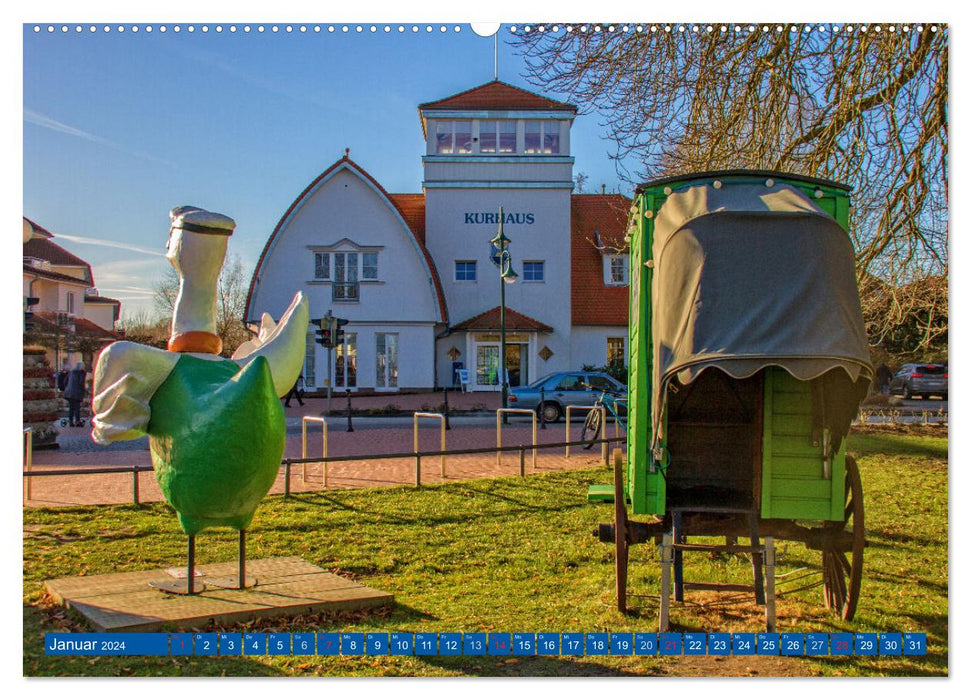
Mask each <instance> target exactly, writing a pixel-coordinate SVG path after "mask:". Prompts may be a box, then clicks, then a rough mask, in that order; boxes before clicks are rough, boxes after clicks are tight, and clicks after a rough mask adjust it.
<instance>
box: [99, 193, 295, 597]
mask: <svg viewBox="0 0 971 700" xmlns="http://www.w3.org/2000/svg"><path fill="white" fill-rule="evenodd" d="M170 218H171V220H172V226H171V229H170V233H169V240H168V245H167V252H166V257H167V258H168V259H169V261H170V262H171V263H172V265H173V267H174V268H175V270H176V272H177V273H178V275H179V295H178V298H177V299H176V302H175V307H174V309H173V314H172V332H171V336H170V339H169V342H168V349H167V350H161V349H158V348H153V347H150V346H146V345H139V344H137V343H131V342H127V341H121V342H117V343H113V344H112V345H110V346H108V347H107V348H106V349H105V350H104V351H103V352H102V353H101V355H100V356H99V358H98V361H97V364H96V365H95V371H94V392H93V393H94V399H93V401H92V406H93V412H94V418H93V419H92V431H91V435H92V438H93V439H94V440H95V442H97V443H99V444H108V443H110V442H114V441H118V440H132V439H135V438H138V437H140V436H142V435H145V434H147V435H148V438H149V448H150V451H151V455H152V465H153V467H154V469H155V476H156V479H157V480H158V484H159V487H160V488H161V490H162V494H163V495H164V496H165V499H166V501H167V502H168V503H169V504H170V505H171V506H172V507H173V508H174V509H175V511H176V513H177V514H178V518H179V524H180V525H181V527H182V530H183V531H184V532H185V533H186V535H188V538H189V543H188V566H187V568H186V576H185V579H183V580H171V581H161V582H154V583H153V584H152V585H153V586H155V587H157V588H160V589H163V590H165V591H168V592H171V593H180V594H194V593H199V592H201V591H203V590H205V584H204V583H197V582H196V581H195V536H196V535H197V534H198V533H200V532H202V531H203V530H205V529H206V528H209V527H219V526H226V527H231V528H234V529H236V530H238V531H239V568H238V575H237V576H235V577H226V578H224V579H210V580H209V581H208V583H210V584H212V585H216V586H219V587H224V588H240V589H242V588H245V587H247V586H252V585H256V581H255V580H253V579H247V577H246V530H247V528H248V527H249V524H250V522H251V521H252V519H253V516H254V514H255V512H256V508H257V506H258V505H259V502H260V501H261V500H262V499H263V497H264V496H265V495H266V494H267V492H268V491H269V490H270V487H271V486H272V485H273V482H274V481H275V480H276V476H277V473H278V471H279V467H280V460H281V459H282V457H283V452H284V448H285V443H286V420H285V416H284V413H283V407H282V406H281V405H280V401H279V397H281V396H284V395H285V394H286V393H287V391H289V388H290V387H291V386H292V385H293V383H294V382H295V381H296V379H297V376H298V375H299V374H300V371H301V367H302V365H303V357H304V352H305V342H306V341H305V338H306V333H307V326H308V323H309V311H308V308H307V301H306V300H305V299H304V298H303V295H302V294H301V293H299V292H298V293H297V294H296V296H295V297H294V299H293V302H292V303H291V304H290V307H289V308H288V309H287V310H286V312H285V313H284V314H283V316H282V317H281V318H280V322H279V323H278V324H277V323H275V322H274V321H273V319H272V318H271V317H270V316H269V315H268V314H263V319H262V324H261V327H260V331H259V334H258V335H257V337H256V338H254V339H253V340H250V341H247V342H246V343H243V344H242V345H241V346H240V347H239V348H238V349H237V351H236V353H234V355H233V357H232V358H230V359H225V358H223V357H220V356H219V352H220V351H221V349H222V342H221V341H220V339H219V336H218V335H216V333H215V317H216V288H217V283H218V279H219V271H220V269H221V268H222V264H223V261H224V259H225V255H226V248H227V245H228V240H229V236H230V235H231V234H232V232H233V230H234V228H235V222H234V221H233V220H232V219H230V218H229V217H226V216H223V215H221V214H216V213H213V212H208V211H205V210H203V209H199V208H197V207H179V208H177V209H173V210H172V212H171V213H170Z"/></svg>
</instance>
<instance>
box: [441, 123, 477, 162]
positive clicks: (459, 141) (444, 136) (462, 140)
mask: <svg viewBox="0 0 971 700" xmlns="http://www.w3.org/2000/svg"><path fill="white" fill-rule="evenodd" d="M435 135H436V145H435V152H436V153H440V154H443V155H451V154H455V153H471V152H472V122H471V121H469V120H457V121H440V122H438V126H437V127H436V132H435Z"/></svg>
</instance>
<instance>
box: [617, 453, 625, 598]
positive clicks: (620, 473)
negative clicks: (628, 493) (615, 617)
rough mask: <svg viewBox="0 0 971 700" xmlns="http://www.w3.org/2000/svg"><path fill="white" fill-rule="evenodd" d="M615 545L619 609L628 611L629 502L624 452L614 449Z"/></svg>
mask: <svg viewBox="0 0 971 700" xmlns="http://www.w3.org/2000/svg"><path fill="white" fill-rule="evenodd" d="M614 546H615V548H616V550H617V556H616V561H615V570H616V574H617V609H618V610H619V611H620V612H622V613H626V612H627V548H628V545H627V504H626V500H625V497H624V469H623V454H622V453H621V451H620V450H619V449H617V450H614Z"/></svg>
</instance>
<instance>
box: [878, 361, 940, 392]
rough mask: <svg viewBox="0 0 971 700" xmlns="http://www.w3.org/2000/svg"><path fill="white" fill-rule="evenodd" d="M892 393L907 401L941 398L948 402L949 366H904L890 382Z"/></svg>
mask: <svg viewBox="0 0 971 700" xmlns="http://www.w3.org/2000/svg"><path fill="white" fill-rule="evenodd" d="M890 393H891V394H900V395H901V396H903V397H904V398H905V399H918V398H925V399H926V398H927V397H928V396H940V397H941V398H942V399H943V400H945V401H947V365H938V364H926V363H925V364H907V365H904V366H903V367H901V368H900V369H899V370H897V373H896V374H895V375H893V379H891V380H890Z"/></svg>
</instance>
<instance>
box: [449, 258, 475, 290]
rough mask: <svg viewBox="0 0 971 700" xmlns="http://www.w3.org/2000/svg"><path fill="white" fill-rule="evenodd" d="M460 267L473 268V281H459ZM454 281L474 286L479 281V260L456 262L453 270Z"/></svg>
mask: <svg viewBox="0 0 971 700" xmlns="http://www.w3.org/2000/svg"><path fill="white" fill-rule="evenodd" d="M459 265H471V266H472V274H473V277H472V279H459ZM453 279H454V281H455V282H458V283H466V284H474V283H476V282H478V281H479V261H478V260H456V261H455V267H454V269H453Z"/></svg>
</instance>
